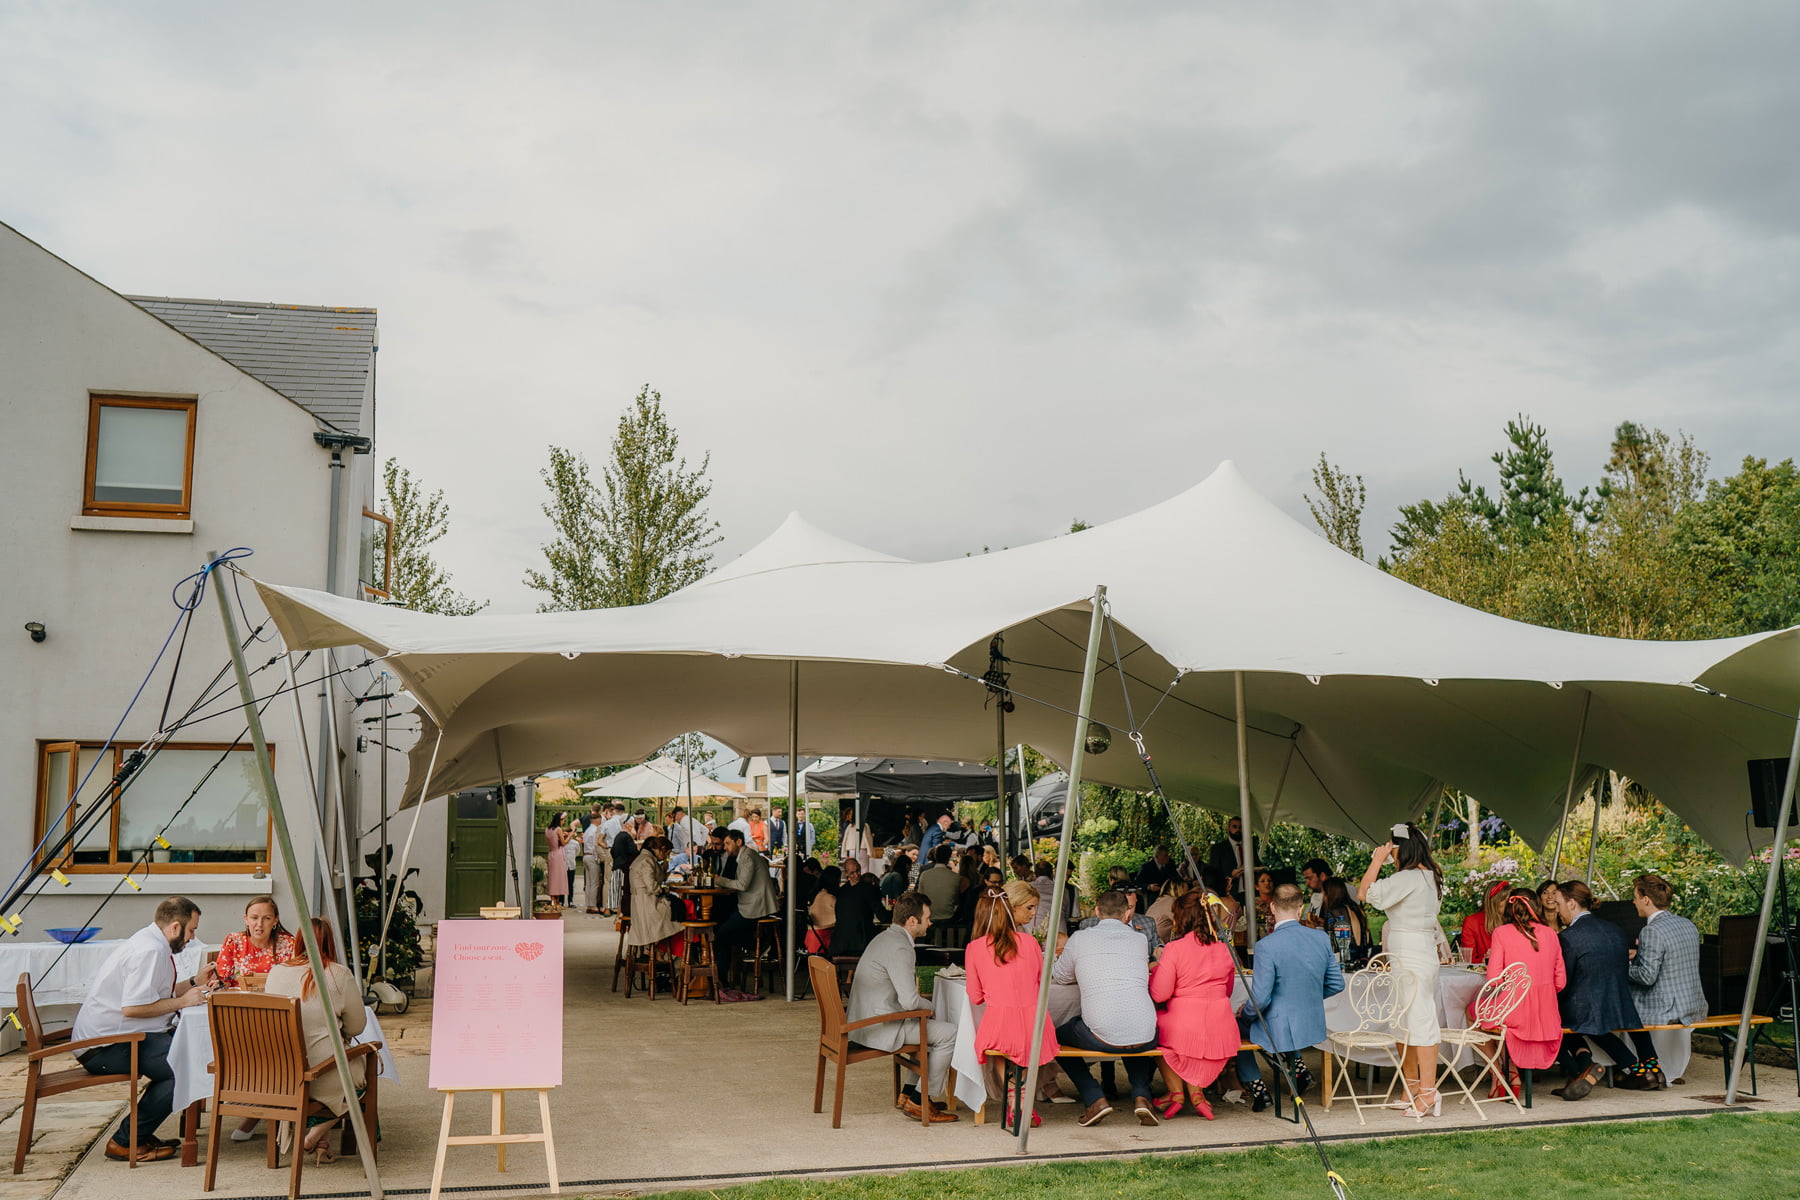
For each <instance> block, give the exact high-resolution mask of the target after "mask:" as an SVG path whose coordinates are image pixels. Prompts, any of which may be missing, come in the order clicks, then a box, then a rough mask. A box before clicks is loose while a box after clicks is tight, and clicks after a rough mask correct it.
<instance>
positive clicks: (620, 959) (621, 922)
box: [612, 917, 631, 995]
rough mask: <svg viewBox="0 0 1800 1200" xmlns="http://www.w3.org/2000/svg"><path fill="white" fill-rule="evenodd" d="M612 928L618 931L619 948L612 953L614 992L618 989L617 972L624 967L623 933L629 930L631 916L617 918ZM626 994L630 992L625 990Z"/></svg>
mask: <svg viewBox="0 0 1800 1200" xmlns="http://www.w3.org/2000/svg"><path fill="white" fill-rule="evenodd" d="M613 928H614V929H616V930H618V931H619V950H618V953H617V954H615V955H613V985H612V990H613V991H615V992H616V991H618V990H619V972H620V971H623V970H624V969H625V935H626V933H628V932H630V930H631V918H630V917H620V918H618V919H617V920H615V921H614V922H613ZM627 987H629V984H627ZM626 994H627V995H629V994H630V993H629V992H627V993H626Z"/></svg>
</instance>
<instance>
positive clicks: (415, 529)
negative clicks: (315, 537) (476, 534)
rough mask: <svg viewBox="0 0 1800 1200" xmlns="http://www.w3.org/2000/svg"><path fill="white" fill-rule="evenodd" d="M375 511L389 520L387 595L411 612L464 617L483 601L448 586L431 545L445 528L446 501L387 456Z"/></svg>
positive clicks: (447, 521)
mask: <svg viewBox="0 0 1800 1200" xmlns="http://www.w3.org/2000/svg"><path fill="white" fill-rule="evenodd" d="M381 481H382V487H383V496H382V500H381V513H382V515H383V516H385V517H387V518H388V519H389V520H390V521H392V522H393V523H394V547H393V563H392V567H393V592H392V595H393V598H394V599H395V600H398V601H401V602H402V603H403V604H405V605H406V607H408V608H410V609H413V610H415V611H417V612H428V613H440V614H442V615H444V616H448V617H466V616H468V615H469V614H470V613H476V612H480V611H481V610H482V609H484V608H486V607H487V604H488V602H487V601H485V600H483V601H481V602H480V603H479V604H478V603H476V602H475V601H473V600H471V599H469V598H468V597H467V596H464V595H463V594H462V593H461V592H458V591H457V590H456V589H455V588H453V587H451V586H450V576H449V574H448V573H447V572H445V570H444V569H443V568H442V567H440V566H438V564H437V559H436V558H435V557H433V556H432V553H431V547H432V546H433V545H435V544H436V543H437V542H438V541H439V540H440V539H442V538H443V537H444V535H445V534H447V533H449V532H450V505H449V504H448V503H447V502H446V501H445V500H444V493H443V491H442V490H441V489H440V490H438V491H435V492H431V493H429V494H428V493H427V492H426V491H425V485H424V484H423V483H420V482H419V481H418V480H417V479H415V478H414V477H413V474H412V472H411V471H409V470H407V469H406V468H405V467H403V466H401V465H400V462H399V460H398V459H393V458H390V459H388V460H387V462H385V463H383V464H382V467H381Z"/></svg>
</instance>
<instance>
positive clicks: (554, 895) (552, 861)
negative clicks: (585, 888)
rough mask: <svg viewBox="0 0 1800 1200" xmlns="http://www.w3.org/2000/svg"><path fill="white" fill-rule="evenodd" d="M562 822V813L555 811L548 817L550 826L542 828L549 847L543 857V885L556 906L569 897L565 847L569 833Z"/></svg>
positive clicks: (567, 862) (567, 864)
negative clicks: (552, 815) (548, 850)
mask: <svg viewBox="0 0 1800 1200" xmlns="http://www.w3.org/2000/svg"><path fill="white" fill-rule="evenodd" d="M562 824H563V815H562V814H561V813H557V814H556V815H555V816H554V817H551V818H550V827H549V828H548V829H546V830H544V841H545V842H546V843H547V844H548V845H549V847H550V853H549V854H548V855H547V856H546V857H545V859H544V876H545V878H544V886H545V887H547V888H549V889H550V900H551V902H552V903H554V904H555V905H556V907H558V908H561V907H562V906H563V903H564V902H565V901H567V900H568V898H569V854H568V851H567V850H566V849H565V847H566V846H567V845H568V843H569V835H568V833H567V832H566V831H565V830H564V829H563V827H562Z"/></svg>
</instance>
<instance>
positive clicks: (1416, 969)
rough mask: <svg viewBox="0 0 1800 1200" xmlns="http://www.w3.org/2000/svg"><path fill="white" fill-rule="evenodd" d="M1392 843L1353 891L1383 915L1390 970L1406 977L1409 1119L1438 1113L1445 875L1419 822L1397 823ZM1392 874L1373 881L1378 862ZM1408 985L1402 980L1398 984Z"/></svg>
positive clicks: (1403, 1025) (1403, 1023) (1403, 1021)
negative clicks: (1440, 945)
mask: <svg viewBox="0 0 1800 1200" xmlns="http://www.w3.org/2000/svg"><path fill="white" fill-rule="evenodd" d="M1392 833H1393V839H1394V840H1393V841H1391V842H1388V843H1387V844H1386V845H1385V846H1377V847H1376V848H1375V857H1374V858H1373V859H1371V860H1370V862H1369V869H1368V870H1367V871H1366V872H1364V873H1363V877H1362V883H1361V884H1360V885H1358V887H1357V889H1356V898H1357V899H1358V900H1359V901H1362V902H1365V903H1368V904H1373V905H1374V906H1375V907H1376V908H1379V909H1381V910H1383V911H1384V912H1386V913H1387V928H1386V930H1385V931H1384V935H1383V936H1384V937H1385V939H1386V941H1387V947H1388V951H1389V953H1390V954H1391V955H1392V956H1393V960H1394V974H1395V975H1396V976H1404V977H1405V979H1406V980H1408V981H1410V987H1409V989H1408V990H1409V992H1410V995H1409V996H1408V1000H1407V1008H1406V1011H1405V1012H1404V1013H1403V1014H1402V1015H1401V1017H1400V1020H1399V1021H1398V1024H1399V1028H1400V1036H1401V1039H1402V1040H1401V1049H1402V1056H1401V1062H1402V1068H1403V1069H1402V1074H1403V1076H1404V1078H1405V1083H1406V1094H1407V1097H1408V1099H1409V1100H1410V1101H1411V1103H1410V1104H1407V1105H1403V1106H1401V1107H1404V1108H1405V1109H1406V1110H1407V1111H1408V1112H1409V1113H1410V1115H1412V1116H1413V1117H1423V1116H1425V1115H1426V1114H1427V1113H1430V1114H1432V1115H1433V1116H1435V1115H1437V1114H1438V1113H1439V1112H1440V1111H1442V1102H1441V1101H1440V1100H1439V1099H1438V1092H1437V1088H1436V1087H1435V1086H1433V1085H1434V1084H1436V1083H1437V1048H1438V1042H1439V1041H1440V1040H1441V1033H1440V1030H1439V1029H1438V1018H1437V976H1438V945H1437V944H1438V938H1439V937H1440V936H1441V935H1442V933H1443V930H1442V929H1441V928H1440V927H1439V925H1438V912H1439V910H1440V909H1441V908H1442V907H1443V897H1444V873H1443V871H1441V870H1439V869H1438V865H1437V863H1436V862H1434V861H1432V857H1431V845H1430V843H1429V842H1427V841H1426V840H1425V835H1424V834H1423V833H1421V832H1420V831H1419V828H1418V826H1416V825H1412V824H1407V823H1404V822H1403V823H1401V824H1398V825H1395V826H1394V827H1393V830H1392ZM1390 860H1391V861H1392V862H1393V864H1394V873H1393V874H1392V875H1389V876H1388V877H1387V878H1385V879H1377V878H1376V876H1377V875H1379V874H1380V873H1381V867H1382V864H1383V863H1386V862H1388V861H1390ZM1402 986H1403V987H1404V986H1407V984H1405V983H1403V985H1402Z"/></svg>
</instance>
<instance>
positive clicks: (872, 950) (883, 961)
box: [844, 892, 956, 1122]
mask: <svg viewBox="0 0 1800 1200" xmlns="http://www.w3.org/2000/svg"><path fill="white" fill-rule="evenodd" d="M893 916H894V923H893V924H892V925H889V926H888V927H887V928H886V929H884V930H882V931H881V932H880V933H878V934H876V935H875V936H874V937H873V938H872V939H870V941H869V945H868V947H867V949H865V950H864V951H863V952H862V958H861V959H859V960H858V961H857V964H856V975H855V977H854V978H853V979H852V980H851V981H850V999H849V1000H848V1001H847V1002H846V1003H845V1005H844V1016H845V1018H846V1019H847V1020H848V1021H849V1022H850V1024H852V1025H854V1024H855V1023H856V1022H858V1021H866V1020H868V1019H869V1018H871V1017H879V1016H881V1015H882V1014H883V1013H898V1012H907V1011H909V1010H912V1009H930V1008H931V1005H929V1004H927V1003H926V1002H925V1000H924V999H923V998H922V997H921V996H920V995H919V975H918V961H917V957H916V956H915V955H914V953H913V943H914V942H916V941H918V940H919V939H920V938H922V937H924V936H925V931H926V930H927V929H929V928H931V901H929V900H927V899H926V898H925V897H924V896H921V895H920V894H919V893H918V892H906V893H904V894H903V895H901V897H900V898H899V899H898V900H896V901H894V913H893ZM916 1019H917V1018H911V1019H908V1020H905V1021H882V1022H879V1023H877V1024H874V1025H870V1026H867V1027H865V1028H863V1029H859V1030H857V1031H856V1037H855V1038H854V1039H853V1040H854V1041H855V1042H856V1043H857V1044H858V1045H861V1046H868V1047H870V1048H871V1049H874V1050H898V1049H899V1048H900V1047H901V1046H904V1045H907V1044H909V1043H910V1042H912V1040H913V1038H912V1036H911V1034H912V1032H913V1030H912V1029H911V1025H912V1021H913V1020H916ZM924 1040H925V1045H926V1049H925V1059H926V1061H925V1066H926V1071H927V1078H926V1084H927V1085H928V1086H927V1092H926V1095H925V1096H924V1097H923V1098H921V1097H920V1096H919V1089H918V1086H917V1085H918V1076H917V1075H916V1074H915V1073H913V1072H911V1071H908V1072H907V1073H906V1075H907V1078H908V1079H910V1080H911V1081H912V1082H910V1083H908V1084H907V1085H906V1086H905V1087H904V1088H902V1089H901V1090H900V1111H901V1112H903V1113H905V1114H906V1115H907V1116H909V1117H911V1118H912V1119H913V1120H915V1121H917V1120H918V1119H919V1117H920V1113H919V1105H920V1104H924V1105H926V1108H927V1111H928V1112H929V1114H930V1119H931V1120H932V1121H933V1122H940V1121H954V1120H956V1114H955V1113H951V1112H945V1111H944V1110H943V1109H941V1108H939V1107H938V1106H937V1105H936V1104H935V1103H933V1102H932V1100H931V1097H932V1096H941V1095H943V1094H944V1092H945V1090H946V1088H947V1087H948V1085H949V1082H950V1055H951V1054H952V1052H954V1051H955V1049H956V1025H955V1023H954V1022H951V1021H936V1020H927V1021H926V1022H925V1039H924Z"/></svg>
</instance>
